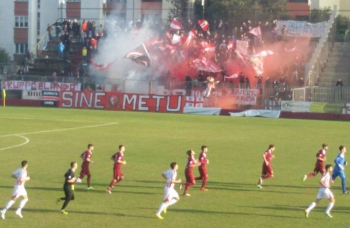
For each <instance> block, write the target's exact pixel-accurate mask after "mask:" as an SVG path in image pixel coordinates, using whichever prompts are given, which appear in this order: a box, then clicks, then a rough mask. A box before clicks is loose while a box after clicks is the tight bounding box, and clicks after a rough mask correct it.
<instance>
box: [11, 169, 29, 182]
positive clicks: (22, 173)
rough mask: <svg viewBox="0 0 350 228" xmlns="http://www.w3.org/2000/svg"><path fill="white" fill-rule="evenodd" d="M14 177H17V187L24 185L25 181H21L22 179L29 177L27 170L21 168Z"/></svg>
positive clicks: (14, 173)
mask: <svg viewBox="0 0 350 228" xmlns="http://www.w3.org/2000/svg"><path fill="white" fill-rule="evenodd" d="M12 175H13V176H15V177H16V179H17V182H16V185H24V182H25V181H21V179H22V178H26V177H27V176H28V174H27V170H25V169H22V168H19V169H17V170H16V171H15V172H13V173H12Z"/></svg>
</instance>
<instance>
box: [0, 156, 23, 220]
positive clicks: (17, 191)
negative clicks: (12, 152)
mask: <svg viewBox="0 0 350 228" xmlns="http://www.w3.org/2000/svg"><path fill="white" fill-rule="evenodd" d="M21 165H22V168H19V169H17V170H16V171H15V172H13V173H12V176H11V177H12V178H14V179H16V184H15V186H14V189H13V194H12V198H11V200H10V201H8V202H7V204H6V205H5V207H4V208H3V209H2V210H1V211H0V212H1V218H2V219H5V213H6V211H7V210H8V209H9V208H10V207H11V206H12V205H13V204H14V203H15V202H16V200H17V199H18V198H19V197H21V196H22V197H23V199H22V201H21V202H20V204H19V207H18V209H17V210H16V215H18V216H19V217H20V218H23V216H22V208H23V207H24V205H25V204H26V203H27V201H28V194H27V191H26V189H25V187H24V184H25V183H26V181H29V180H30V177H29V176H28V173H27V168H28V162H27V161H22V163H21Z"/></svg>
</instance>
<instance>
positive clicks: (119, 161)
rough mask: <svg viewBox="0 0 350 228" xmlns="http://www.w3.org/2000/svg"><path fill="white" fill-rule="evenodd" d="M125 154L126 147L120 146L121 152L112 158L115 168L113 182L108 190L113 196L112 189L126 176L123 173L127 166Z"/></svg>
mask: <svg viewBox="0 0 350 228" xmlns="http://www.w3.org/2000/svg"><path fill="white" fill-rule="evenodd" d="M124 152H125V147H124V146H123V145H119V151H118V152H117V153H115V154H114V155H113V156H112V157H111V159H112V160H113V161H114V168H113V180H112V181H111V183H110V184H109V186H108V188H107V190H106V191H107V193H109V194H112V192H111V189H112V188H113V187H114V185H115V184H116V183H118V182H120V181H122V180H123V179H124V174H123V173H122V165H125V164H126V161H125V160H124Z"/></svg>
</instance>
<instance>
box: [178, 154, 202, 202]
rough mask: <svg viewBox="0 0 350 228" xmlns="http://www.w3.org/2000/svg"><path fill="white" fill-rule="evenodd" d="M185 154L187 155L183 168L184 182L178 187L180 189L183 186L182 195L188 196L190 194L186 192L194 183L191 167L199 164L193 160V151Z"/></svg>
mask: <svg viewBox="0 0 350 228" xmlns="http://www.w3.org/2000/svg"><path fill="white" fill-rule="evenodd" d="M186 154H187V155H188V159H187V164H186V168H185V176H186V182H185V183H182V184H181V185H180V189H181V188H182V185H185V186H186V187H185V191H184V193H183V195H184V196H190V194H189V193H188V190H189V189H190V187H191V186H192V185H194V184H195V183H196V181H195V179H194V175H193V167H196V166H200V165H201V163H199V162H197V161H196V160H195V159H194V155H195V152H194V151H193V150H188V151H187V152H186Z"/></svg>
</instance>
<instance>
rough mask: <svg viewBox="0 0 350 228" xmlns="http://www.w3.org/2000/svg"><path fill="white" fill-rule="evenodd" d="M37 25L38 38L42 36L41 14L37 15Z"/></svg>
mask: <svg viewBox="0 0 350 228" xmlns="http://www.w3.org/2000/svg"><path fill="white" fill-rule="evenodd" d="M36 24H37V30H36V35H37V36H40V13H38V14H37V21H36Z"/></svg>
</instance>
